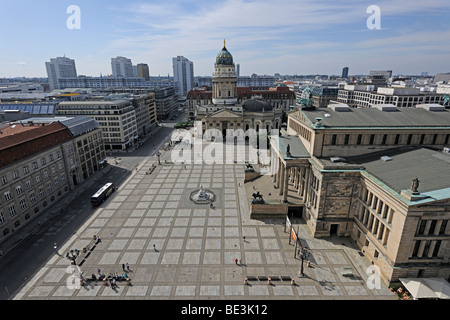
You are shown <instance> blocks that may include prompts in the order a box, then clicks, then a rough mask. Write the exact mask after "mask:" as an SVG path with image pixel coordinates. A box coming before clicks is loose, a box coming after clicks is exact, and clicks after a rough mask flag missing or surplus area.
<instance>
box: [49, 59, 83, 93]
mask: <svg viewBox="0 0 450 320" xmlns="http://www.w3.org/2000/svg"><path fill="white" fill-rule="evenodd" d="M45 68H46V69H47V76H48V82H49V85H50V90H55V89H60V87H59V82H58V80H59V79H63V78H73V77H76V76H77V70H76V67H75V60H72V59H69V58H66V57H57V58H54V59H50V62H46V63H45Z"/></svg>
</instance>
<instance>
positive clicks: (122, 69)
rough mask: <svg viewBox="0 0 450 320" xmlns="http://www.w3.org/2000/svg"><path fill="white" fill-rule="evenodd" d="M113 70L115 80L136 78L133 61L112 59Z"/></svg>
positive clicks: (122, 58)
mask: <svg viewBox="0 0 450 320" xmlns="http://www.w3.org/2000/svg"><path fill="white" fill-rule="evenodd" d="M111 69H112V74H113V77H114V78H120V77H126V78H132V77H134V75H133V64H132V63H131V59H128V58H125V57H116V58H111Z"/></svg>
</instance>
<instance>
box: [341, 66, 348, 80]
mask: <svg viewBox="0 0 450 320" xmlns="http://www.w3.org/2000/svg"><path fill="white" fill-rule="evenodd" d="M342 78H344V79H347V78H348V67H344V68H343V69H342Z"/></svg>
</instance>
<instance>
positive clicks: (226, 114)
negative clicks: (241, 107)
mask: <svg viewBox="0 0 450 320" xmlns="http://www.w3.org/2000/svg"><path fill="white" fill-rule="evenodd" d="M208 117H209V118H242V114H241V113H237V112H233V111H231V110H227V109H221V110H217V111H216V112H214V113H212V114H210V115H209V116H208Z"/></svg>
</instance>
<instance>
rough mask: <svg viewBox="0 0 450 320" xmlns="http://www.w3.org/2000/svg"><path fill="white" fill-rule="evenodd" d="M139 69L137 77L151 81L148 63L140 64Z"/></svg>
mask: <svg viewBox="0 0 450 320" xmlns="http://www.w3.org/2000/svg"><path fill="white" fill-rule="evenodd" d="M136 67H137V76H138V77H139V78H144V79H145V81H150V69H149V67H148V64H146V63H138V65H137V66H136Z"/></svg>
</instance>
